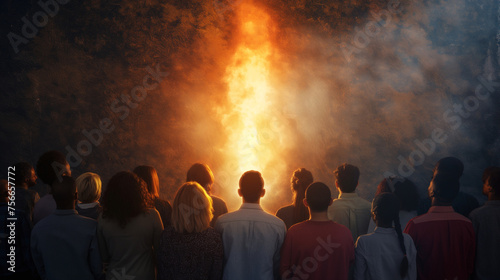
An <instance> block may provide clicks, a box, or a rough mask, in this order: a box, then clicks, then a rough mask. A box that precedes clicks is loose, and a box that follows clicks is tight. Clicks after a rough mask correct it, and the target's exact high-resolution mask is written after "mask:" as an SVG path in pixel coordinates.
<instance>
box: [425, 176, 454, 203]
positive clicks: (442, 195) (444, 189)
mask: <svg viewBox="0 0 500 280" xmlns="http://www.w3.org/2000/svg"><path fill="white" fill-rule="evenodd" d="M431 183H432V184H434V189H432V192H431V193H429V195H430V196H431V197H435V198H438V199H439V200H441V201H443V202H449V203H451V202H453V200H454V199H455V197H457V195H458V192H459V191H460V182H459V178H458V177H457V176H456V175H455V174H450V173H437V174H436V175H435V176H434V178H433V179H432V181H431Z"/></svg>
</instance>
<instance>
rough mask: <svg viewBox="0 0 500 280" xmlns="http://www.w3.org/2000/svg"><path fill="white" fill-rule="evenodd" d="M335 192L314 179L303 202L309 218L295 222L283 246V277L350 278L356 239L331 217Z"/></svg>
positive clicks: (313, 279)
mask: <svg viewBox="0 0 500 280" xmlns="http://www.w3.org/2000/svg"><path fill="white" fill-rule="evenodd" d="M331 197H332V194H331V192H330V189H329V188H328V186H327V185H325V184H323V183H320V182H315V183H312V184H311V185H310V186H309V187H308V188H307V190H306V193H305V198H304V199H302V203H303V204H304V205H305V206H306V207H307V208H308V209H309V210H308V211H309V212H310V219H309V220H307V221H305V222H301V223H298V224H295V225H293V226H292V227H291V228H290V230H289V231H288V232H287V234H286V238H285V242H284V243H283V247H282V249H281V266H280V273H281V277H282V278H281V279H283V280H287V279H310V280H315V279H317V280H323V279H340V280H342V279H343V280H347V279H348V276H349V267H350V266H351V265H352V264H353V263H354V242H353V240H352V236H351V232H350V231H349V229H348V228H347V227H345V226H343V225H341V224H337V223H336V222H333V221H331V220H330V219H328V214H327V211H328V206H330V205H331V204H332V198H331Z"/></svg>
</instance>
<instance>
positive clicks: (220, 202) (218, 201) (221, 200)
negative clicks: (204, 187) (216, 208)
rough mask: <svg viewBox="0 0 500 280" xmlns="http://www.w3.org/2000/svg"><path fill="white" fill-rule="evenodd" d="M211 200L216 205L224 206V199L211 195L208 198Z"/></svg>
mask: <svg viewBox="0 0 500 280" xmlns="http://www.w3.org/2000/svg"><path fill="white" fill-rule="evenodd" d="M210 197H211V198H212V202H213V203H218V204H224V205H225V204H226V202H225V201H224V199H222V198H220V197H218V196H215V195H211V196H210Z"/></svg>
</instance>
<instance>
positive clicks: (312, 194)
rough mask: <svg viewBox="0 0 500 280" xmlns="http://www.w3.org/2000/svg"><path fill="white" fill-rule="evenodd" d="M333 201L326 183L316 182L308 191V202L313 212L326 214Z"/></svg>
mask: <svg viewBox="0 0 500 280" xmlns="http://www.w3.org/2000/svg"><path fill="white" fill-rule="evenodd" d="M331 200H332V193H331V192H330V188H329V187H328V186H327V185H325V184H324V183H321V182H314V183H312V184H310V185H309V187H307V189H306V201H307V204H309V209H310V210H311V212H325V211H326V210H327V209H328V206H330V201H331Z"/></svg>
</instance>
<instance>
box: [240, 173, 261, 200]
mask: <svg viewBox="0 0 500 280" xmlns="http://www.w3.org/2000/svg"><path fill="white" fill-rule="evenodd" d="M265 193H266V190H265V189H264V178H262V175H261V174H260V172H258V171H255V170H250V171H247V172H245V173H243V175H241V178H240V188H239V189H238V194H239V195H240V196H241V197H242V198H243V201H244V202H246V203H259V202H260V198H261V197H263V196H264V194H265Z"/></svg>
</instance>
